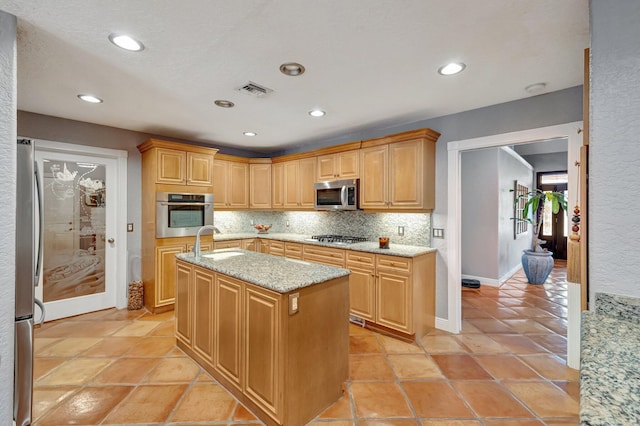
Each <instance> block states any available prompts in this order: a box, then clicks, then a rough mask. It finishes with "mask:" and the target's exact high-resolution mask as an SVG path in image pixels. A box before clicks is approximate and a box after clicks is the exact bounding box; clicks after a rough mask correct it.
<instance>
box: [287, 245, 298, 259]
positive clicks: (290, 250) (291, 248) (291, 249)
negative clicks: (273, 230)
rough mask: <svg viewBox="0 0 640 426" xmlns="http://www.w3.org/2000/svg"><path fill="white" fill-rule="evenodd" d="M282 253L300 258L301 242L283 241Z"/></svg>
mask: <svg viewBox="0 0 640 426" xmlns="http://www.w3.org/2000/svg"><path fill="white" fill-rule="evenodd" d="M284 255H285V256H286V257H289V258H291V259H300V260H302V244H300V243H285V245H284Z"/></svg>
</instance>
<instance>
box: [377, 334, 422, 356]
mask: <svg viewBox="0 0 640 426" xmlns="http://www.w3.org/2000/svg"><path fill="white" fill-rule="evenodd" d="M378 341H379V342H380V343H381V344H382V348H383V349H384V351H385V352H386V353H388V354H408V353H423V352H424V351H423V350H422V348H421V347H420V346H418V345H416V344H415V343H406V342H403V341H401V340H398V339H394V338H393V337H387V336H380V337H379V338H378Z"/></svg>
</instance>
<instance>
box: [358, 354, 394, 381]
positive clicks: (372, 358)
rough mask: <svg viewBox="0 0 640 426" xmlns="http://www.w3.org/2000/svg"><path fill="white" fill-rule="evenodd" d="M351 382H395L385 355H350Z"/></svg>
mask: <svg viewBox="0 0 640 426" xmlns="http://www.w3.org/2000/svg"><path fill="white" fill-rule="evenodd" d="M349 378H350V379H351V380H394V379H395V377H394V375H393V370H391V367H390V366H389V364H388V363H387V359H386V357H385V356H384V355H349Z"/></svg>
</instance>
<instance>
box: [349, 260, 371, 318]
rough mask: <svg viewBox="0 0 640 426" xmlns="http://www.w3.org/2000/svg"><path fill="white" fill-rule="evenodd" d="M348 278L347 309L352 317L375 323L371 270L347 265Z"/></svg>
mask: <svg viewBox="0 0 640 426" xmlns="http://www.w3.org/2000/svg"><path fill="white" fill-rule="evenodd" d="M347 269H349V270H350V271H351V275H350V276H349V307H350V311H351V313H352V314H353V315H355V316H357V317H359V318H364V319H367V320H369V321H375V306H376V305H375V301H376V295H375V282H376V277H375V274H374V272H373V270H365V269H360V268H356V267H353V266H349V265H347Z"/></svg>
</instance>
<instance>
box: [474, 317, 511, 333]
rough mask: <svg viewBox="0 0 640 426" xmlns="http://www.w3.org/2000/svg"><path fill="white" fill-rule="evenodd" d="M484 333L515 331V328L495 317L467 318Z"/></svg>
mask: <svg viewBox="0 0 640 426" xmlns="http://www.w3.org/2000/svg"><path fill="white" fill-rule="evenodd" d="M467 321H469V323H470V324H471V325H473V326H474V327H475V328H477V329H478V330H480V331H482V332H483V333H491V334H493V333H513V332H514V331H513V329H512V328H511V327H509V326H508V325H506V324H505V323H503V322H501V321H500V320H497V319H495V318H490V319H489V318H477V319H469V320H467Z"/></svg>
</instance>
